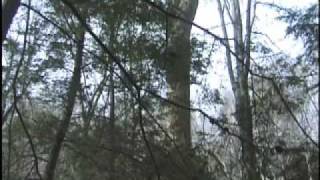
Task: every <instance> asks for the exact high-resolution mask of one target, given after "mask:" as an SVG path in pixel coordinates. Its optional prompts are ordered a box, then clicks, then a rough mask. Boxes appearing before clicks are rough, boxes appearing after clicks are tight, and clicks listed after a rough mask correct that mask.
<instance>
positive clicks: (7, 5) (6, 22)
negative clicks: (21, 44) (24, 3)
mask: <svg viewBox="0 0 320 180" xmlns="http://www.w3.org/2000/svg"><path fill="white" fill-rule="evenodd" d="M19 6H20V0H4V2H3V3H2V40H1V44H2V42H3V40H4V39H5V38H6V36H7V33H8V30H9V28H10V25H11V23H12V21H13V17H14V16H15V15H16V13H17V11H18V8H19Z"/></svg>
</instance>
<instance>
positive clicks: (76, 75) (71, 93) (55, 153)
mask: <svg viewBox="0 0 320 180" xmlns="http://www.w3.org/2000/svg"><path fill="white" fill-rule="evenodd" d="M84 35H85V31H84V30H82V28H81V32H80V33H79V38H78V40H79V41H78V43H77V52H76V59H75V65H74V69H73V74H72V79H71V82H70V85H69V90H68V92H67V100H66V104H65V108H64V113H63V119H62V121H61V122H60V125H59V129H58V131H57V134H56V137H55V141H54V144H53V147H52V149H51V152H50V155H49V161H48V164H47V166H46V169H45V180H53V179H54V173H55V169H56V165H57V161H58V158H59V153H60V150H61V146H62V143H63V140H64V138H65V135H66V133H67V130H68V127H69V124H70V120H71V115H72V112H73V107H74V104H75V99H76V95H77V91H78V89H80V77H81V65H82V55H83V47H84Z"/></svg>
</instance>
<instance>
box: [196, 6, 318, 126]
mask: <svg viewBox="0 0 320 180" xmlns="http://www.w3.org/2000/svg"><path fill="white" fill-rule="evenodd" d="M260 1H261V2H270V3H275V4H277V5H281V6H284V7H291V8H292V7H298V8H304V7H308V5H310V4H313V3H317V0H260ZM216 2H217V1H216V0H199V6H198V10H197V14H196V17H195V20H194V22H195V23H196V24H198V25H200V26H202V27H204V28H207V29H210V31H211V32H213V33H215V34H217V35H219V36H220V37H222V32H221V28H219V27H218V28H213V27H217V26H220V16H219V13H218V9H217V3H216ZM240 2H241V3H243V2H246V0H240ZM242 12H245V8H243V7H242ZM256 15H257V17H258V18H257V19H256V21H255V25H256V27H257V29H258V30H259V31H261V32H263V33H265V34H267V35H268V36H269V37H270V38H271V40H272V41H273V42H275V44H276V45H277V47H278V48H275V49H274V50H276V51H277V50H278V51H279V50H281V51H282V52H284V53H285V54H287V55H289V56H291V57H296V56H297V55H298V54H299V53H301V52H302V51H301V50H302V47H303V46H302V43H301V42H299V41H297V40H294V39H293V38H292V37H285V29H286V24H285V23H283V22H279V21H276V20H274V18H275V17H276V16H277V13H276V12H275V11H274V10H272V9H270V8H266V7H264V6H261V5H260V7H259V6H257V10H256ZM242 17H245V16H244V15H242ZM212 28H213V29H212ZM192 33H194V34H203V32H202V31H201V30H199V29H197V28H195V27H194V28H193V29H192ZM230 36H231V33H229V38H230ZM208 41H209V42H211V41H212V40H210V38H209V37H208ZM221 49H223V50H224V48H221ZM224 58H225V57H224V52H223V51H221V52H217V53H215V54H214V56H212V57H211V61H212V62H213V63H212V64H213V65H212V67H210V70H209V74H208V75H207V80H208V83H209V85H210V87H211V88H214V89H220V88H221V87H226V88H225V89H224V90H222V91H221V92H222V93H221V95H222V96H223V97H224V98H225V103H227V104H226V105H225V107H224V111H229V113H231V112H232V110H231V109H226V106H228V107H232V101H233V94H232V90H231V85H230V81H229V75H228V72H227V69H226V66H225V60H224ZM197 90H199V87H197V86H195V85H192V86H191V100H192V101H193V102H196V101H197V98H198V97H200V95H199V94H198V93H199V92H198V91H197ZM193 106H195V107H199V106H200V107H199V108H202V109H203V110H204V111H205V112H207V113H208V114H209V115H212V116H217V113H218V110H216V109H212V107H205V106H201V104H198V103H195V104H193ZM228 107H227V108H228ZM193 123H194V124H193V126H196V127H198V128H202V123H203V122H193ZM205 126H206V127H208V128H209V127H212V125H210V124H206V125H205ZM206 129H207V128H206ZM208 130H209V129H208Z"/></svg>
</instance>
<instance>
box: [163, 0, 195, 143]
mask: <svg viewBox="0 0 320 180" xmlns="http://www.w3.org/2000/svg"><path fill="white" fill-rule="evenodd" d="M197 6H198V2H197V1H196V0H174V1H171V4H170V5H169V10H170V11H171V12H172V13H174V14H176V15H179V16H181V17H184V18H185V19H188V20H189V21H193V19H194V16H195V13H196V9H197ZM168 23H169V24H168V48H167V51H166V59H165V61H166V62H165V64H166V66H165V69H166V76H167V82H168V86H169V87H168V92H167V94H168V98H169V99H170V100H171V101H174V102H176V103H178V104H181V105H184V106H187V107H189V106H190V65H191V47H190V32H191V27H192V26H191V25H190V24H186V23H184V22H182V21H181V20H178V19H174V18H169V22H168ZM169 115H170V128H171V130H172V134H173V136H174V139H175V140H176V142H177V145H178V146H181V147H183V148H191V133H190V111H189V110H186V109H183V108H179V107H176V106H174V105H170V106H169Z"/></svg>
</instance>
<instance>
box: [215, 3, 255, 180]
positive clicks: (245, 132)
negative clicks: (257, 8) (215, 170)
mask: <svg viewBox="0 0 320 180" xmlns="http://www.w3.org/2000/svg"><path fill="white" fill-rule="evenodd" d="M218 10H219V13H220V19H221V25H222V28H223V29H222V30H223V33H224V38H228V35H227V30H226V24H225V21H224V15H223V10H222V5H221V2H220V0H218ZM231 11H232V12H231V14H232V17H231V18H232V19H231V21H232V25H233V35H234V49H235V54H236V55H237V57H235V58H236V76H235V77H234V72H233V69H232V61H231V52H230V46H229V43H226V57H227V65H228V71H229V76H230V81H231V85H232V90H233V93H234V97H235V109H236V119H237V121H238V124H239V127H240V137H241V146H242V152H241V159H242V162H243V164H244V169H243V171H244V172H243V176H242V179H243V180H260V179H261V177H260V175H259V173H258V170H257V169H258V168H257V159H256V153H255V148H254V142H253V118H252V112H251V107H250V95H249V86H248V72H249V68H250V36H251V20H250V18H251V0H248V6H247V14H246V39H245V42H244V41H243V38H242V36H243V31H242V18H241V13H240V12H241V11H240V4H239V0H234V1H232V10H231ZM229 13H230V12H229Z"/></svg>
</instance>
